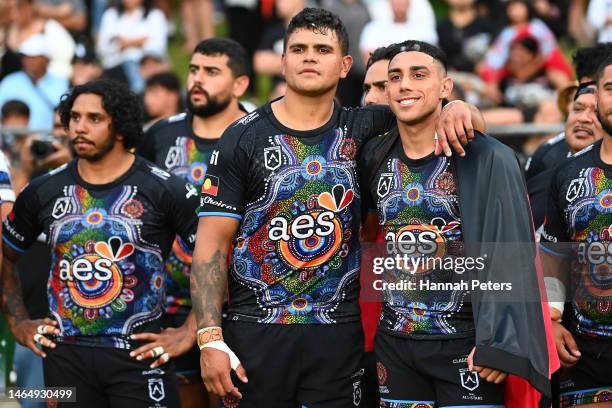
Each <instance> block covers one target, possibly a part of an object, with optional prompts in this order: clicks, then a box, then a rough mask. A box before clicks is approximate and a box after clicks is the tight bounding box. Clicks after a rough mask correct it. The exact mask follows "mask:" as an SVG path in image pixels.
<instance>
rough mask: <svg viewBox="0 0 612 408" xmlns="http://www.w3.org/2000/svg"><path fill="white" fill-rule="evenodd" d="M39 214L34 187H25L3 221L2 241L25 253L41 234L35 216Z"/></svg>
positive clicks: (39, 209)
mask: <svg viewBox="0 0 612 408" xmlns="http://www.w3.org/2000/svg"><path fill="white" fill-rule="evenodd" d="M40 212H41V208H40V204H39V202H38V197H37V195H36V189H35V186H34V185H32V184H30V185H29V186H27V187H26V188H25V189H24V190H23V191H22V192H21V194H19V197H17V200H16V201H15V205H14V206H13V210H12V211H11V212H10V213H9V215H8V216H7V217H6V218H5V219H4V225H3V227H4V228H2V239H3V241H4V242H5V243H6V244H7V245H8V246H10V247H11V248H13V249H14V250H15V251H17V252H25V251H27V250H28V248H29V247H30V246H31V245H32V244H33V243H34V241H36V238H37V237H38V236H39V235H40V233H41V232H42V226H41V225H40V223H39V221H38V217H37V214H39V213H40Z"/></svg>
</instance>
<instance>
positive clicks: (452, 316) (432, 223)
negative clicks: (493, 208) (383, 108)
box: [359, 128, 474, 338]
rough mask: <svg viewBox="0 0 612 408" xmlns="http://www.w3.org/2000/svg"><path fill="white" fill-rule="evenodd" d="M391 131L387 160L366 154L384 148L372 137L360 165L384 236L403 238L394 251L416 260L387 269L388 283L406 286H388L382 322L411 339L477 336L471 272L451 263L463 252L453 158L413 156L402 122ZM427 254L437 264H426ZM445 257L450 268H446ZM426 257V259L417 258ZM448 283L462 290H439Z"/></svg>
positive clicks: (366, 194) (368, 198)
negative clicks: (404, 139) (405, 145)
mask: <svg viewBox="0 0 612 408" xmlns="http://www.w3.org/2000/svg"><path fill="white" fill-rule="evenodd" d="M385 137H394V138H397V141H396V143H395V144H394V145H393V147H392V148H391V149H390V150H389V152H388V153H387V155H386V156H385V158H384V160H382V162H380V163H374V162H372V161H368V160H366V157H369V155H372V154H375V152H376V151H378V150H379V149H380V148H381V144H382V141H383V140H382V138H376V139H374V140H371V141H370V142H369V143H368V144H367V145H366V147H365V148H364V149H363V151H362V152H361V160H360V164H359V165H360V168H359V170H360V172H362V173H363V176H362V183H364V184H367V185H362V191H363V195H364V201H365V203H366V206H367V207H368V208H369V209H370V210H374V211H376V212H377V215H378V222H379V224H380V227H381V230H382V236H383V238H384V239H385V241H389V242H398V243H399V242H402V243H403V244H401V245H397V246H396V247H395V250H397V251H396V252H394V253H393V254H389V255H388V256H394V255H395V253H398V254H402V255H403V254H406V255H407V256H408V257H410V258H411V259H413V260H414V261H415V263H412V264H410V265H409V266H408V270H403V271H399V270H389V271H387V272H386V274H385V275H381V276H383V279H382V280H383V281H384V282H385V283H393V284H397V283H402V284H404V283H405V284H404V286H403V287H401V288H402V289H401V290H389V289H388V287H387V288H386V289H387V290H385V291H384V303H383V308H382V311H381V320H380V323H379V327H380V328H382V329H383V330H385V331H388V332H391V333H393V334H399V335H404V336H408V337H420V336H427V338H434V337H467V336H473V335H474V319H473V316H472V308H471V303H470V295H469V290H467V289H465V288H464V287H463V286H465V283H467V282H468V281H469V280H468V278H467V274H468V272H466V270H462V269H461V268H462V267H461V266H460V267H456V266H455V267H454V265H460V264H458V263H456V262H452V261H453V260H456V259H458V257H463V256H464V245H463V235H462V231H461V214H460V212H459V202H458V196H457V187H456V186H457V181H456V173H455V171H454V168H453V166H452V163H451V161H450V159H449V158H447V157H446V156H444V155H441V156H435V155H434V154H433V153H432V154H430V155H428V156H427V157H423V158H421V159H417V160H414V159H410V158H408V156H406V153H405V151H404V148H403V146H402V142H401V139H400V137H399V135H398V130H397V128H395V129H393V130H392V131H391V132H390V134H389V135H387V136H385ZM368 163H369V164H368ZM368 166H370V167H375V168H370V167H368ZM411 244H414V245H411ZM381 255H384V254H382V253H381ZM426 259H428V261H429V262H430V263H428V264H427V263H424V261H425V260H426ZM443 259H444V265H443V266H444V268H439V267H438V266H440V265H441V262H442V260H443ZM419 260H420V262H423V263H422V264H418V263H416V261H419ZM434 260H438V264H436V263H434ZM464 274H465V275H464ZM402 281H403V282H402ZM407 282H411V283H410V284H408V283H407ZM429 284H432V285H429ZM441 284H442V285H441ZM445 284H456V285H457V288H456V289H454V290H439V289H438V288H440V287H443V285H445ZM408 285H413V286H408ZM462 285H463V286H462ZM449 286H450V285H449Z"/></svg>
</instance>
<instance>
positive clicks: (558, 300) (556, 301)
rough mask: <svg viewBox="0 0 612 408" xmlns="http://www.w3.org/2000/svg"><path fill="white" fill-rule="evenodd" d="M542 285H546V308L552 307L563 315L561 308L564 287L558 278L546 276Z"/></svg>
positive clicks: (563, 301) (563, 298) (563, 300)
mask: <svg viewBox="0 0 612 408" xmlns="http://www.w3.org/2000/svg"><path fill="white" fill-rule="evenodd" d="M544 284H545V285H546V295H547V297H548V300H549V302H548V307H554V308H555V309H557V310H558V311H560V312H561V314H562V315H563V308H564V307H565V293H566V292H565V285H564V284H563V282H561V280H560V279H558V278H553V277H552V276H546V277H545V278H544Z"/></svg>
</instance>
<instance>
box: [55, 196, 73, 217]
mask: <svg viewBox="0 0 612 408" xmlns="http://www.w3.org/2000/svg"><path fill="white" fill-rule="evenodd" d="M68 211H70V197H61V198H58V199H57V201H55V204H54V205H53V211H51V216H52V217H53V218H55V219H56V220H58V219H60V218H62V217H63V216H64V215H66V213H68Z"/></svg>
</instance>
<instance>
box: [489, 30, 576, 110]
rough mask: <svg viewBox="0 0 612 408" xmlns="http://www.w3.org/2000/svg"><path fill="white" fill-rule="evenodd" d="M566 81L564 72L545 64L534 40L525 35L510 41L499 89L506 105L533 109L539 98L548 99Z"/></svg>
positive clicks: (568, 79)
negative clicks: (508, 53)
mask: <svg viewBox="0 0 612 408" xmlns="http://www.w3.org/2000/svg"><path fill="white" fill-rule="evenodd" d="M568 82H570V78H569V77H568V76H567V75H566V74H565V73H564V72H561V71H558V70H555V69H552V68H550V67H547V66H546V65H545V63H544V61H543V58H542V55H541V53H540V50H539V45H538V42H537V41H536V39H535V38H533V37H531V36H525V37H522V38H521V37H519V38H517V39H515V40H514V41H513V42H512V45H511V46H510V55H509V57H508V62H507V64H506V67H505V69H503V70H502V71H501V73H500V83H499V87H500V91H501V93H502V94H503V100H504V104H505V105H506V106H516V107H519V108H535V107H537V106H538V105H539V104H540V102H542V100H543V99H552V97H553V96H554V90H555V89H560V88H562V87H563V86H565V85H566V84H567V83H568Z"/></svg>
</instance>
